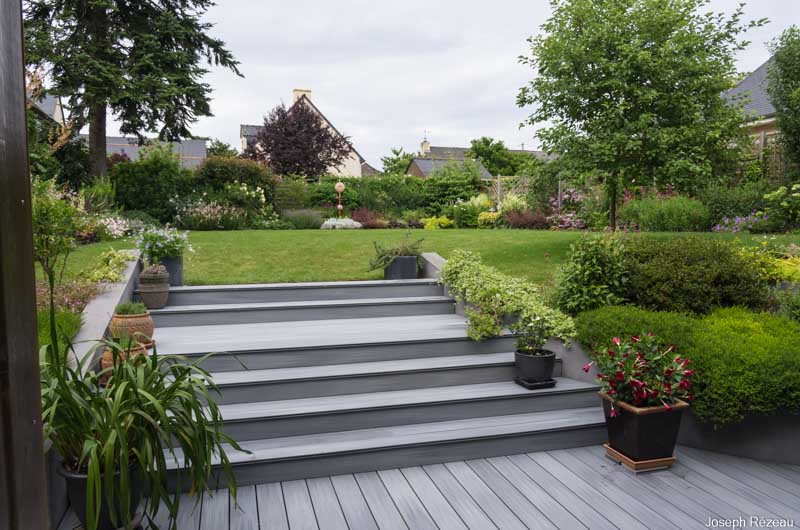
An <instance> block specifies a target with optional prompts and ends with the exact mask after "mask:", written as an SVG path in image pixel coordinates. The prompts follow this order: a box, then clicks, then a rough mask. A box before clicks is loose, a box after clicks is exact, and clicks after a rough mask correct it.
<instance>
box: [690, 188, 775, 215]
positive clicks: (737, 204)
mask: <svg viewBox="0 0 800 530" xmlns="http://www.w3.org/2000/svg"><path fill="white" fill-rule="evenodd" d="M768 191H769V184H768V183H767V182H766V181H758V182H743V183H741V184H739V185H737V186H727V185H722V184H719V185H714V186H710V187H709V188H708V189H706V190H705V191H703V193H702V194H701V196H700V199H701V200H702V201H703V204H705V205H706V208H707V209H708V214H709V219H710V220H711V224H716V223H719V222H720V221H721V220H722V219H724V218H726V217H729V218H734V217H737V216H745V215H750V214H751V213H753V212H754V211H758V210H763V209H764V207H765V206H766V201H765V200H764V195H765V194H766V193H767V192H768Z"/></svg>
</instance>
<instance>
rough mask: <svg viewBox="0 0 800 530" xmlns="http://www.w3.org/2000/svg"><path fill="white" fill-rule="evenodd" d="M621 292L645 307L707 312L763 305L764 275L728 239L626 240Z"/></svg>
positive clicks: (765, 283) (765, 286)
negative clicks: (625, 273) (625, 278)
mask: <svg viewBox="0 0 800 530" xmlns="http://www.w3.org/2000/svg"><path fill="white" fill-rule="evenodd" d="M625 255H626V259H627V267H628V271H629V279H628V281H627V282H626V284H625V292H624V295H623V296H624V298H625V299H626V300H628V301H629V302H631V303H633V304H635V305H638V306H640V307H644V308H647V309H654V310H664V311H677V312H692V313H699V314H703V313H709V312H711V310H712V309H714V308H715V307H731V306H744V307H750V308H761V307H764V305H765V303H766V300H767V295H768V289H767V279H766V278H765V277H764V275H763V274H762V272H761V270H760V269H759V266H758V263H756V262H755V261H753V260H752V259H749V258H748V257H747V256H745V255H743V254H742V253H741V252H740V249H739V248H738V246H737V245H736V244H735V243H734V242H729V241H722V240H715V239H709V238H702V237H680V238H673V239H656V238H645V237H631V238H629V239H628V240H627V241H626V251H625Z"/></svg>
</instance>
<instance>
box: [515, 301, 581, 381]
mask: <svg viewBox="0 0 800 530" xmlns="http://www.w3.org/2000/svg"><path fill="white" fill-rule="evenodd" d="M519 308H520V311H519V313H517V315H515V317H516V318H514V319H513V321H512V322H511V324H510V325H509V328H510V329H511V330H512V331H513V332H514V333H515V334H516V335H517V348H516V351H515V352H514V362H515V364H516V369H517V377H516V379H515V380H514V381H515V382H516V383H517V384H518V385H521V386H524V387H525V388H527V389H528V390H534V389H537V388H551V387H553V386H555V384H556V380H555V379H554V378H553V371H554V369H555V364H556V354H555V353H554V352H552V351H550V350H546V349H544V347H543V346H544V345H545V343H546V342H547V341H548V340H549V339H550V338H551V337H556V338H561V339H562V340H564V341H567V340H568V339H569V338H570V337H571V335H572V333H573V327H572V320H571V319H570V318H569V317H568V316H567V315H565V314H564V313H562V312H561V311H559V310H557V309H553V308H551V307H548V306H546V305H545V304H544V303H543V302H542V301H541V300H540V299H539V298H538V297H533V296H528V297H525V301H524V303H523V304H521V305H520V306H519Z"/></svg>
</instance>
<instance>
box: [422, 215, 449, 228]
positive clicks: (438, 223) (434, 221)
mask: <svg viewBox="0 0 800 530" xmlns="http://www.w3.org/2000/svg"><path fill="white" fill-rule="evenodd" d="M422 222H423V223H424V228H425V230H438V229H440V228H452V227H453V221H451V220H450V219H448V218H447V217H445V216H444V215H442V216H440V217H428V218H426V219H422Z"/></svg>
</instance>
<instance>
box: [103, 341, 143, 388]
mask: <svg viewBox="0 0 800 530" xmlns="http://www.w3.org/2000/svg"><path fill="white" fill-rule="evenodd" d="M129 353H130V356H131V357H136V356H137V355H147V348H145V347H144V346H143V345H141V344H139V345H137V346H131V348H130V352H129V351H128V348H125V349H123V350H120V351H119V352H118V353H117V357H118V358H119V360H120V361H124V360H126V359H128V354H129ZM112 366H114V351H113V350H112V349H111V348H106V349H105V350H104V351H103V357H102V359H101V360H100V367H101V368H102V369H103V370H105V369H106V368H111V367H112ZM110 375H111V374H110V373H105V374H103V375H102V376H100V383H101V384H103V385H104V384H106V383H107V382H108V378H109V376H110Z"/></svg>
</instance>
